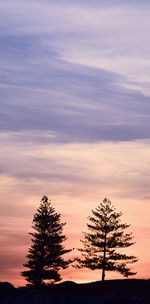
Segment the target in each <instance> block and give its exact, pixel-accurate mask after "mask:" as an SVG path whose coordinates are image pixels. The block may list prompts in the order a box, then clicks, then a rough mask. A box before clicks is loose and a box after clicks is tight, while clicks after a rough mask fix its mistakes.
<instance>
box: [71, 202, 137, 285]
mask: <svg viewBox="0 0 150 304" xmlns="http://www.w3.org/2000/svg"><path fill="white" fill-rule="evenodd" d="M115 210H116V209H115V208H114V206H113V205H112V203H111V201H110V200H109V199H107V198H105V199H104V200H103V202H102V203H100V204H99V206H98V208H96V209H95V210H92V216H89V217H88V220H89V223H88V224H87V227H88V230H89V233H84V240H82V241H81V242H82V243H83V246H84V247H83V249H79V251H80V252H81V254H82V257H83V258H77V259H76V260H77V261H78V264H77V265H76V267H77V268H83V267H86V268H90V269H91V270H94V269H102V281H104V279H105V271H118V272H120V273H121V274H122V275H123V276H125V277H128V276H130V275H134V274H136V273H135V272H133V271H132V270H131V265H130V264H132V263H135V262H136V261H137V258H136V257H135V256H133V255H131V256H129V255H126V254H124V253H121V252H120V253H119V251H117V249H121V251H122V249H123V248H126V247H129V246H131V245H133V244H134V242H133V241H132V240H133V235H132V233H125V230H126V228H128V227H129V226H130V225H127V224H122V223H121V219H120V217H121V216H122V213H121V212H120V213H117V212H116V211H115Z"/></svg>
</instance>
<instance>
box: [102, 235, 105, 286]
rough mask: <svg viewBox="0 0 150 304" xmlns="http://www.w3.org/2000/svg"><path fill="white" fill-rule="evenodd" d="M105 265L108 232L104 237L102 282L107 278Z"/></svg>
mask: <svg viewBox="0 0 150 304" xmlns="http://www.w3.org/2000/svg"><path fill="white" fill-rule="evenodd" d="M105 266H106V232H105V238H104V256H103V268H102V282H104V280H105Z"/></svg>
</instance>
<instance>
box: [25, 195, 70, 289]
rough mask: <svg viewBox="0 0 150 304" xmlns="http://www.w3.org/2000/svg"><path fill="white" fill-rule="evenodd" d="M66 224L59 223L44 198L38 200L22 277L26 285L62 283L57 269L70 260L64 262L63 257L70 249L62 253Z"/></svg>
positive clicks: (39, 285) (57, 217)
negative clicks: (25, 268) (26, 282)
mask: <svg viewBox="0 0 150 304" xmlns="http://www.w3.org/2000/svg"><path fill="white" fill-rule="evenodd" d="M64 225H65V223H61V222H60V214H59V213H56V212H55V209H54V208H53V207H52V206H51V202H50V201H49V200H48V198H47V197H46V196H44V197H43V198H42V200H41V204H40V207H39V208H38V209H37V212H36V213H35V214H34V217H33V225H32V228H33V229H34V232H31V233H29V234H30V235H31V236H32V245H31V248H30V249H29V251H28V252H29V253H28V255H27V259H28V261H27V263H25V264H24V266H25V267H27V268H29V270H26V271H23V272H22V276H24V277H25V279H26V280H27V281H28V282H29V284H28V285H27V286H34V287H41V286H43V285H45V284H46V282H48V283H55V282H57V281H60V280H61V276H60V274H59V270H60V269H61V268H63V269H65V268H66V267H68V265H69V264H70V262H71V261H70V260H68V261H65V260H64V259H63V255H64V254H65V253H68V252H70V251H71V250H70V249H69V250H65V249H64V246H63V245H62V243H63V242H64V241H65V240H66V236H65V235H63V234H62V231H63V226H64Z"/></svg>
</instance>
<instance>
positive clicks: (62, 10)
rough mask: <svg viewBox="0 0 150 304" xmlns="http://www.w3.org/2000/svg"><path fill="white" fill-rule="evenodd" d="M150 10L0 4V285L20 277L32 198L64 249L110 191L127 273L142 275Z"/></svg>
mask: <svg viewBox="0 0 150 304" xmlns="http://www.w3.org/2000/svg"><path fill="white" fill-rule="evenodd" d="M149 10H150V3H149V1H146V0H143V1H137V0H136V1H135V0H130V1H129V0H127V1H123V0H116V1H115V0H106V1H101V0H97V1H96V0H93V1H89V0H86V1H85V0H68V1H67V0H66V1H65V0H57V1H51V0H36V1H35V0H13V1H11V0H5V1H1V2H0V67H1V68H0V151H1V157H0V213H1V221H0V227H1V234H0V242H1V251H0V264H1V267H0V268H1V272H0V281H9V282H11V283H12V284H14V285H15V286H22V285H24V284H25V281H24V279H23V278H22V277H21V275H20V272H21V271H22V270H24V267H23V263H24V262H25V261H26V254H27V251H28V248H29V247H30V245H31V240H30V236H29V235H28V232H30V231H31V225H32V219H33V215H34V213H35V212H36V209H37V208H38V206H39V204H40V200H41V198H42V197H43V195H47V196H48V198H49V199H50V200H51V201H52V206H53V207H54V208H55V209H56V211H57V212H59V213H61V218H62V221H65V222H66V226H65V227H64V233H65V234H66V236H67V241H66V244H65V246H66V248H73V247H74V248H80V247H81V246H82V244H81V242H80V239H83V235H82V231H87V228H86V223H87V217H88V216H89V215H90V214H91V210H92V209H95V208H96V207H97V206H98V204H99V202H101V201H103V199H104V198H105V197H107V198H109V199H110V200H111V201H112V203H113V204H114V206H115V207H116V208H117V211H122V213H123V215H122V221H124V222H127V223H128V224H131V227H130V228H129V232H131V231H132V232H133V235H134V240H135V242H136V243H135V244H134V246H132V247H130V249H128V250H126V253H127V252H129V253H130V254H134V255H136V256H137V257H138V258H139V261H138V262H137V263H136V264H135V265H134V271H136V272H137V275H136V276H135V278H149V273H150V260H149V252H150V242H149V238H150V224H149V214H150V39H149V32H150V19H149ZM73 255H74V256H77V255H78V251H77V250H76V249H75V251H74V253H73ZM62 276H63V279H64V280H73V281H75V282H88V281H96V280H100V279H101V273H100V271H90V270H77V269H74V268H71V267H70V268H68V269H67V270H65V271H63V272H62ZM114 278H122V277H121V276H120V275H118V274H117V273H108V274H107V275H106V279H114Z"/></svg>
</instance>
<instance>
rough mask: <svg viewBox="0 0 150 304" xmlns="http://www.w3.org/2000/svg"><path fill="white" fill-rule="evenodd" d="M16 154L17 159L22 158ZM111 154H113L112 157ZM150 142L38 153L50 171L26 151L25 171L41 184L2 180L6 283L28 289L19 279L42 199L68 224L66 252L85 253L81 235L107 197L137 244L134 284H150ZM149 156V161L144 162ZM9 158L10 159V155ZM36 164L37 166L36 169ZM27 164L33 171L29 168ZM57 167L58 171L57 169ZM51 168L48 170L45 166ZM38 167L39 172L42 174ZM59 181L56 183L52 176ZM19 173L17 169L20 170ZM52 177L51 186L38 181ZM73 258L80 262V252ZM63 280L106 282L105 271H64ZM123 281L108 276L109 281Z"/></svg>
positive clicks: (69, 147) (41, 149)
mask: <svg viewBox="0 0 150 304" xmlns="http://www.w3.org/2000/svg"><path fill="white" fill-rule="evenodd" d="M13 149H16V150H15V151H14V153H15V152H16V159H17V158H18V157H19V156H18V153H21V152H18V149H17V148H14V147H12V150H13ZM110 151H112V153H111V154H110ZM149 152H150V143H149V141H143V142H134V143H133V142H132V143H128V142H127V143H126V144H125V143H120V144H114V143H111V142H106V143H100V144H95V145H94V144H93V145H91V146H89V145H86V144H83V145H81V144H79V145H78V144H75V145H60V146H55V147H54V146H52V147H50V146H48V147H46V149H45V148H44V147H42V146H40V147H37V151H36V154H37V157H38V155H39V157H43V158H44V157H45V167H44V168H43V165H42V164H41V165H40V163H38V160H37V163H34V161H33V160H32V155H34V154H35V151H34V148H33V147H28V150H26V149H25V147H24V158H23V159H22V161H23V162H24V168H25V170H26V168H29V167H31V168H32V170H36V171H37V178H30V179H27V178H26V177H23V178H22V179H20V178H17V177H11V176H3V177H1V180H0V185H1V207H2V211H1V213H2V216H1V219H2V222H1V244H2V248H3V249H2V251H1V261H2V270H1V274H0V276H1V277H0V280H1V281H9V282H11V283H12V284H14V285H15V286H20V285H24V284H25V281H24V279H23V278H22V277H21V276H20V272H21V271H22V270H23V266H22V265H23V263H24V262H25V256H26V254H27V251H28V248H29V247H30V245H31V242H30V236H29V235H28V232H29V231H31V224H32V219H33V215H34V213H35V212H36V209H37V208H38V206H39V204H40V199H41V197H42V196H43V195H47V196H48V197H49V199H51V200H52V206H53V207H54V208H55V210H56V211H57V212H59V213H61V218H62V221H63V222H66V226H65V227H64V233H65V234H66V236H67V241H66V247H67V248H73V247H75V248H79V247H81V244H80V239H82V238H83V237H82V231H86V230H87V229H86V223H87V217H88V216H89V215H90V214H91V210H92V209H95V208H96V207H97V205H98V202H100V201H102V200H103V199H104V198H105V197H108V198H109V199H110V200H111V201H112V203H113V204H114V206H115V207H116V209H117V211H122V213H123V215H122V222H127V223H129V224H131V227H130V228H128V229H129V231H130V232H133V235H134V238H135V242H136V244H134V245H133V246H131V248H130V249H128V252H129V253H131V254H134V255H136V256H137V257H138V258H139V261H138V262H137V263H136V264H134V265H133V266H134V270H135V271H137V275H136V276H135V278H145V279H147V278H149V272H150V262H149V252H150V245H149V235H150V227H149V213H150V205H149V180H148V177H147V168H148V163H149V161H150V153H149ZM145 156H146V158H145ZM5 157H7V155H6V153H5ZM32 161H33V163H32ZM27 163H28V166H27ZM53 163H57V164H58V167H57V168H56V167H55V166H54V167H53ZM46 164H47V165H46ZM37 166H38V168H37ZM54 169H55V170H56V171H55V174H59V178H56V179H55V178H52V176H53V170H54ZM15 170H16V168H15ZM42 171H43V172H44V171H45V173H46V172H49V171H51V176H50V178H48V179H47V180H45V179H41V176H40V175H39V176H38V172H39V174H41V173H42ZM72 254H73V255H75V256H77V255H78V252H77V250H75V251H74V252H73V253H72ZM62 276H63V280H72V281H76V282H88V281H95V280H100V279H101V271H90V270H77V269H74V268H72V267H69V269H67V270H65V271H62ZM111 278H123V277H122V276H120V275H118V274H117V273H108V274H107V275H106V279H111Z"/></svg>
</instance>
